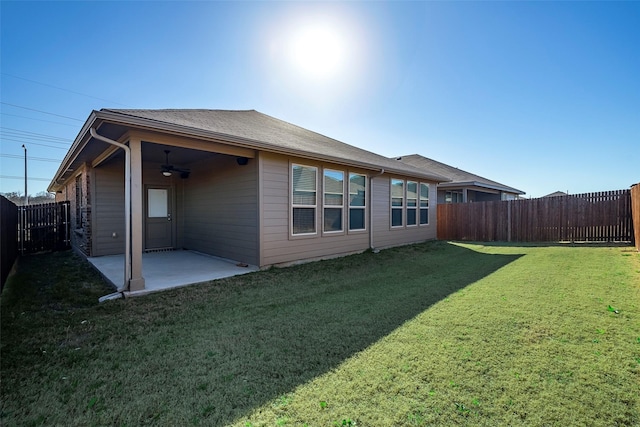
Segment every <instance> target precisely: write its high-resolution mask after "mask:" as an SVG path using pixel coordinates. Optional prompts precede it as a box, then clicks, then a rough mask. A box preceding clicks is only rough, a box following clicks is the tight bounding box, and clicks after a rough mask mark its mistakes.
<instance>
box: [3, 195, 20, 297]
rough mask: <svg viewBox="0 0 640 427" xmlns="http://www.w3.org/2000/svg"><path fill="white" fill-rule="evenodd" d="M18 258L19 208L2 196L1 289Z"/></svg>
mask: <svg viewBox="0 0 640 427" xmlns="http://www.w3.org/2000/svg"><path fill="white" fill-rule="evenodd" d="M17 257H18V207H17V206H16V205H15V204H14V203H13V202H12V201H10V200H9V199H7V198H6V197H4V196H0V289H2V287H4V282H5V280H7V277H8V276H9V272H11V268H12V267H13V263H14V262H15V261H16V258H17Z"/></svg>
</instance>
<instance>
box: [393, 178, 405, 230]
mask: <svg viewBox="0 0 640 427" xmlns="http://www.w3.org/2000/svg"><path fill="white" fill-rule="evenodd" d="M394 180H395V181H402V206H401V207H397V206H393V181H394ZM406 184H407V182H406V180H405V179H402V178H390V179H389V227H390V228H391V229H393V230H400V229H403V228H405V227H406V223H407V221H406V213H405V209H406V207H407V200H406V199H407V195H406V191H407V190H406V188H407V185H406ZM394 209H396V210H397V209H399V210H400V212H401V214H402V224H400V225H393V211H394Z"/></svg>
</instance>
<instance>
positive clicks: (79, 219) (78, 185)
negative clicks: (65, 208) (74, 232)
mask: <svg viewBox="0 0 640 427" xmlns="http://www.w3.org/2000/svg"><path fill="white" fill-rule="evenodd" d="M76 228H82V175H78V176H77V177H76Z"/></svg>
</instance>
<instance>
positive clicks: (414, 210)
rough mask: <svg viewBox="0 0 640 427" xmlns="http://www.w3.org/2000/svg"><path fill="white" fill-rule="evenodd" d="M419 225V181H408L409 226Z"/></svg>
mask: <svg viewBox="0 0 640 427" xmlns="http://www.w3.org/2000/svg"><path fill="white" fill-rule="evenodd" d="M410 225H418V183H417V182H415V181H407V226H410Z"/></svg>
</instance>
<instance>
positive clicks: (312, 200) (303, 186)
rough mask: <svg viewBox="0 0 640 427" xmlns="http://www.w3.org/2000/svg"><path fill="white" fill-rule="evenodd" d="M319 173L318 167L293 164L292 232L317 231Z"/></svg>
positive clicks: (311, 232) (306, 232) (309, 232)
mask: <svg viewBox="0 0 640 427" xmlns="http://www.w3.org/2000/svg"><path fill="white" fill-rule="evenodd" d="M317 175H318V168H316V167H313V166H302V165H292V168H291V177H292V179H291V182H292V185H291V192H292V197H291V210H292V215H291V219H292V234H313V233H315V232H316V204H317V201H316V199H317V197H316V194H317V187H318V180H317Z"/></svg>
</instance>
